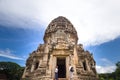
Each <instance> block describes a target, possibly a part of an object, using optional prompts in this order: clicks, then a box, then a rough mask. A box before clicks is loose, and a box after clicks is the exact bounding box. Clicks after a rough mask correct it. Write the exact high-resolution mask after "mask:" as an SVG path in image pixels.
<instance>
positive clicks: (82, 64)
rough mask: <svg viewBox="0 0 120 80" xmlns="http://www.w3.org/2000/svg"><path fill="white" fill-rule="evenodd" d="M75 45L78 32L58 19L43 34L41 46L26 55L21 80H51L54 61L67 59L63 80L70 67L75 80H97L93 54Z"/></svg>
mask: <svg viewBox="0 0 120 80" xmlns="http://www.w3.org/2000/svg"><path fill="white" fill-rule="evenodd" d="M77 41H78V36H77V32H76V30H75V28H74V26H73V25H72V24H71V22H70V21H69V20H68V19H66V18H65V17H62V16H60V17H58V18H56V19H54V20H52V21H51V23H50V24H49V25H48V27H47V29H46V31H45V34H44V44H40V45H39V46H38V48H37V50H35V51H33V52H32V53H31V54H30V55H29V58H28V59H27V61H26V70H25V72H24V74H23V77H22V79H29V80H53V78H54V69H55V66H56V65H57V57H64V58H66V57H67V58H66V62H65V63H66V64H65V66H66V78H69V71H68V68H69V64H71V65H72V66H74V69H75V72H74V75H73V78H74V80H98V77H97V72H96V68H95V65H96V64H95V61H94V59H93V56H92V54H91V53H90V52H89V51H85V50H84V49H83V45H82V44H77ZM76 58H78V59H76ZM76 76H77V77H76Z"/></svg>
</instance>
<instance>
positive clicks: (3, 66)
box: [0, 62, 24, 80]
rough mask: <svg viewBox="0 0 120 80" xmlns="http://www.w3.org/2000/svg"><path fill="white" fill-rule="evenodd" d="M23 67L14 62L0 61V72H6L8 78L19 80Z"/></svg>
mask: <svg viewBox="0 0 120 80" xmlns="http://www.w3.org/2000/svg"><path fill="white" fill-rule="evenodd" d="M23 71H24V67H21V66H20V65H18V64H16V63H14V62H0V73H3V74H6V75H7V78H8V79H9V80H20V78H21V76H22V73H23Z"/></svg>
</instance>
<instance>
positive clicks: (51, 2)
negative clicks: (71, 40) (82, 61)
mask: <svg viewBox="0 0 120 80" xmlns="http://www.w3.org/2000/svg"><path fill="white" fill-rule="evenodd" d="M119 4H120V1H119V0H59V1H58V0H0V61H13V62H16V63H18V64H20V65H21V66H25V62H26V59H27V58H28V56H29V54H30V53H31V52H32V51H34V50H36V49H37V47H38V45H39V44H43V43H44V41H43V36H44V32H45V29H46V28H47V26H48V24H49V23H50V22H51V21H52V20H53V19H54V18H56V17H58V16H64V17H66V18H67V19H68V20H70V21H71V23H72V24H73V25H74V27H75V28H76V30H77V33H78V37H79V41H78V43H81V44H83V45H84V48H85V50H88V51H90V53H93V56H94V59H95V61H96V65H97V66H96V68H97V71H98V73H107V72H113V71H114V70H115V68H116V67H115V63H116V62H118V61H120V49H119V48H120V5H119Z"/></svg>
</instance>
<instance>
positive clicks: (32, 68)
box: [30, 64, 35, 72]
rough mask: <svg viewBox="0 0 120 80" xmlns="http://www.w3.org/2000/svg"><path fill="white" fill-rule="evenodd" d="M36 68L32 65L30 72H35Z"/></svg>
mask: <svg viewBox="0 0 120 80" xmlns="http://www.w3.org/2000/svg"><path fill="white" fill-rule="evenodd" d="M34 67H35V66H34V64H32V66H31V70H30V72H33V70H34Z"/></svg>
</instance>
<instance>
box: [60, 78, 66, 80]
mask: <svg viewBox="0 0 120 80" xmlns="http://www.w3.org/2000/svg"><path fill="white" fill-rule="evenodd" d="M58 80H68V79H67V78H59V79H58Z"/></svg>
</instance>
